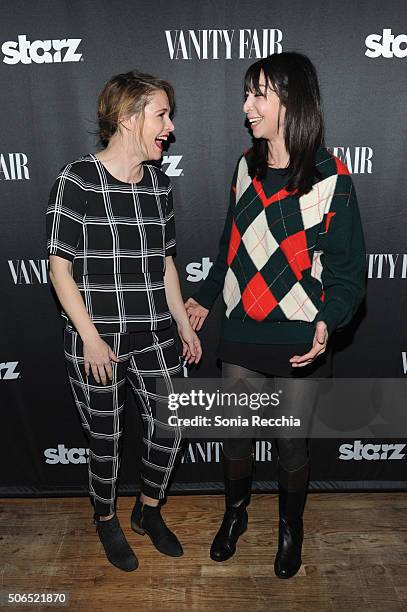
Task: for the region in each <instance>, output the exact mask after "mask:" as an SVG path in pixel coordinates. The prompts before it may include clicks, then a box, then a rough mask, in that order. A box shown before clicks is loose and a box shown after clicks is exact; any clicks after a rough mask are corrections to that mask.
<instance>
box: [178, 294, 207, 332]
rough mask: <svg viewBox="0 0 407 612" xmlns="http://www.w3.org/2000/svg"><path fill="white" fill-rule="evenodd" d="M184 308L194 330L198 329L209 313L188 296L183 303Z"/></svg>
mask: <svg viewBox="0 0 407 612" xmlns="http://www.w3.org/2000/svg"><path fill="white" fill-rule="evenodd" d="M184 306H185V310H186V311H187V314H188V317H189V322H190V324H191V327H192V329H193V330H194V331H199V330H200V329H201V327H202V325H203V324H204V322H205V319H206V317H207V316H208V314H209V310H208V309H207V308H204V307H203V306H201V305H200V304H199V303H198V302H197V301H196V300H194V299H193V298H188V300H187V301H186V302H185V304H184Z"/></svg>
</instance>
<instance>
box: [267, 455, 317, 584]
mask: <svg viewBox="0 0 407 612" xmlns="http://www.w3.org/2000/svg"><path fill="white" fill-rule="evenodd" d="M309 466H310V461H309V459H308V461H307V463H305V464H304V465H303V466H302V467H300V468H299V469H298V470H294V471H292V472H290V471H288V470H285V469H284V468H283V466H282V465H281V464H279V466H278V490H279V498H278V505H279V513H280V521H279V527H278V551H277V555H276V559H275V562H274V571H275V573H276V576H277V577H278V578H291V576H294V574H296V573H297V572H298V570H299V569H300V567H301V563H302V561H301V551H302V542H303V539H304V529H303V521H302V517H303V513H304V507H305V500H306V497H307V491H308V480H309Z"/></svg>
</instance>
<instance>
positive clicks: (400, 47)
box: [365, 28, 407, 59]
mask: <svg viewBox="0 0 407 612" xmlns="http://www.w3.org/2000/svg"><path fill="white" fill-rule="evenodd" d="M365 43H366V51H365V55H366V56H367V57H371V58H376V57H389V58H391V57H397V58H400V59H402V58H404V57H407V34H399V35H398V36H395V35H394V34H392V32H391V29H390V28H385V29H384V30H383V33H382V34H369V36H367V37H366V40H365Z"/></svg>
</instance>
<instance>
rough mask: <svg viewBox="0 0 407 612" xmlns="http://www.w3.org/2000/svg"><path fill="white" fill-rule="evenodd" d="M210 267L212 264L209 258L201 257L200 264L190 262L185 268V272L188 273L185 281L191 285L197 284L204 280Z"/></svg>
mask: <svg viewBox="0 0 407 612" xmlns="http://www.w3.org/2000/svg"><path fill="white" fill-rule="evenodd" d="M212 266H213V263H212V262H211V260H210V259H209V257H202V261H201V262H200V261H192V262H191V263H189V264H188V265H187V266H186V268H185V270H186V271H187V272H188V276H187V280H188V281H190V282H191V283H197V282H199V281H201V280H205V278H206V277H207V276H208V274H209V270H210V269H211V268H212Z"/></svg>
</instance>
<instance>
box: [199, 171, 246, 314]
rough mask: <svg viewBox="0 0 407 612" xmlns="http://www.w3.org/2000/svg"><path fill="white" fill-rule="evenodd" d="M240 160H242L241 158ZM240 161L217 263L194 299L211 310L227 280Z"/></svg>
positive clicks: (233, 183) (232, 187)
mask: <svg viewBox="0 0 407 612" xmlns="http://www.w3.org/2000/svg"><path fill="white" fill-rule="evenodd" d="M239 161H240V160H239ZM238 167H239V163H238V164H237V166H236V169H235V172H234V175H233V179H232V186H231V189H230V198H229V208H228V212H227V215H226V220H225V225H224V227H223V232H222V235H221V238H220V241H219V249H218V254H217V257H216V260H215V263H214V264H213V266H212V267H211V269H210V270H209V274H208V276H207V277H206V279H205V280H204V282H203V283H202V285H201V286H200V288H199V289H198V291H197V292H196V293H194V294H193V296H192V297H193V298H194V300H196V301H197V302H198V303H199V304H201V306H204V308H208V310H210V309H211V308H212V306H213V304H214V302H215V300H216V298H217V297H218V295H219V293H220V292H221V291H222V289H223V284H224V281H225V276H226V272H227V269H228V264H227V255H228V247H229V240H230V232H231V229H232V221H233V209H234V207H235V204H236V194H235V191H236V180H237V172H238Z"/></svg>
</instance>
